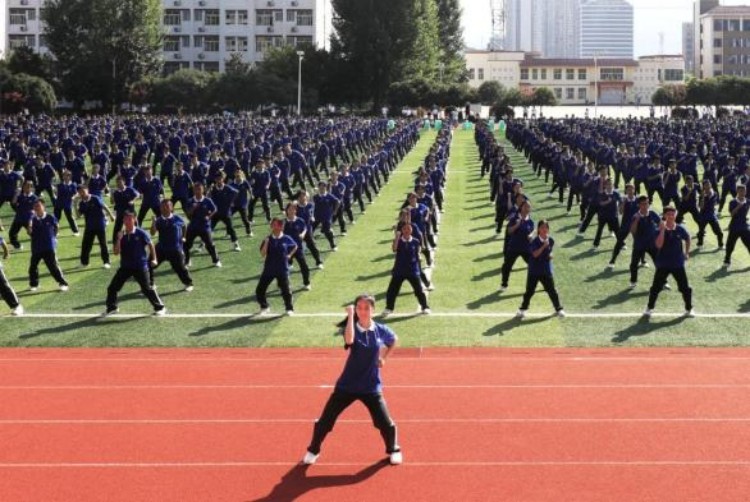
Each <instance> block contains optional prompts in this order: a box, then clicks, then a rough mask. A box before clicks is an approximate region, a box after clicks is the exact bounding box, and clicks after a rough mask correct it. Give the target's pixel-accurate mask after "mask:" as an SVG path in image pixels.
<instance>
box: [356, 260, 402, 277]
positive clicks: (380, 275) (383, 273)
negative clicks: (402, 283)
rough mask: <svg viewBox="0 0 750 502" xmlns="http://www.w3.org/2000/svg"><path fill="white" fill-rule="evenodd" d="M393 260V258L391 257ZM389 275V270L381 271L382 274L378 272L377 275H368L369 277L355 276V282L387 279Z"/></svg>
mask: <svg viewBox="0 0 750 502" xmlns="http://www.w3.org/2000/svg"><path fill="white" fill-rule="evenodd" d="M391 259H393V257H391ZM390 275H391V271H390V270H383V271H382V272H378V273H377V274H370V275H360V276H357V278H356V279H355V280H357V281H370V280H372V279H380V278H381V277H388V276H390Z"/></svg>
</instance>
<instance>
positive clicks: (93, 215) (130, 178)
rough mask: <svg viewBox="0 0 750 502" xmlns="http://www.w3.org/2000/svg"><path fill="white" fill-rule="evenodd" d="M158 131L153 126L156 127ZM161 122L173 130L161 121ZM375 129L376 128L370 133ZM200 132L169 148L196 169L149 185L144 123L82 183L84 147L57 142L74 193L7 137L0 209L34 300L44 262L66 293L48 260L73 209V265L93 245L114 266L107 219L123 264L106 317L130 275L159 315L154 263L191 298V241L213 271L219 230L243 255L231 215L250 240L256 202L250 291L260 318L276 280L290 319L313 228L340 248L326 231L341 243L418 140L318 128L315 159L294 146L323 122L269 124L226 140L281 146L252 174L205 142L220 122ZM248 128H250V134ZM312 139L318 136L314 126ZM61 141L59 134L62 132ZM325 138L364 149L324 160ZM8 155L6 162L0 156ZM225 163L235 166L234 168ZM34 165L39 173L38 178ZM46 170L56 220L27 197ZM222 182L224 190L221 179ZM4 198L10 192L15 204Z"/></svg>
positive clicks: (226, 151) (355, 128)
mask: <svg viewBox="0 0 750 502" xmlns="http://www.w3.org/2000/svg"><path fill="white" fill-rule="evenodd" d="M155 122H157V123H159V122H160V121H159V120H155ZM164 122H166V123H169V121H168V120H164ZM373 122H377V123H378V124H377V125H376V126H375V127H371V126H372V123H373ZM108 123H109V122H108ZM197 123H198V124H200V125H198V126H196V129H195V131H194V130H193V128H192V127H188V128H187V131H186V130H185V128H181V129H180V130H179V133H180V134H181V136H182V138H183V139H184V140H185V142H184V143H181V144H180V145H175V146H176V148H175V149H176V150H180V151H182V150H185V149H187V150H188V152H187V159H188V162H189V163H190V165H191V166H192V167H190V174H188V173H187V171H186V170H185V166H184V164H183V162H182V161H181V160H176V161H175V162H174V165H173V168H174V170H173V171H172V172H171V175H169V176H168V177H167V178H166V180H165V181H164V182H162V179H161V178H157V177H156V176H155V175H154V172H155V171H156V170H159V171H160V174H161V175H162V177H163V176H164V174H165V170H164V164H163V163H159V162H155V161H154V158H155V154H152V153H151V152H152V151H151V149H150V148H149V147H148V145H146V146H144V147H139V145H140V144H143V143H144V133H146V132H147V131H150V130H152V129H151V128H150V127H147V126H146V125H153V123H152V122H148V121H146V122H145V123H140V125H139V127H137V128H132V127H131V128H128V129H127V130H128V131H129V133H128V134H127V135H126V136H125V137H128V138H129V136H130V135H133V136H135V143H134V144H133V145H132V147H131V146H129V145H128V144H127V140H122V135H120V134H117V131H121V129H118V130H117V131H115V134H113V136H120V137H121V141H119V142H113V143H112V145H111V150H112V151H116V152H118V153H119V152H122V151H123V150H121V149H120V146H123V147H124V152H125V153H126V157H125V160H124V162H123V163H122V164H118V165H114V164H112V163H110V162H106V161H105V160H104V159H103V158H102V157H99V156H97V155H92V157H91V159H89V160H91V161H92V162H94V161H95V159H99V160H100V161H102V162H104V164H97V163H93V164H92V168H91V172H90V173H89V172H87V170H86V169H85V162H84V161H83V157H85V156H86V155H87V153H86V152H88V150H84V149H85V147H79V146H77V145H81V143H80V137H78V140H77V142H76V143H73V144H72V145H70V144H68V143H67V142H66V141H62V142H61V143H62V145H68V146H67V147H66V148H68V150H66V151H65V153H66V154H67V155H68V156H72V157H73V158H74V159H78V160H81V162H82V163H83V165H84V168H83V170H82V172H81V173H80V179H79V180H78V181H79V183H76V182H75V181H74V180H73V177H74V173H73V172H72V171H71V170H70V169H68V167H72V166H70V165H68V166H63V167H62V171H61V172H60V173H58V172H57V170H56V168H54V167H51V164H50V158H49V157H50V155H47V156H46V157H43V158H42V162H39V158H40V157H41V156H42V155H43V154H42V153H38V152H28V151H26V150H25V149H23V148H22V149H21V153H19V148H18V146H19V143H20V144H22V145H24V144H26V141H25V139H26V137H27V136H25V135H24V134H19V135H18V136H16V135H10V136H7V137H5V142H4V144H5V145H6V149H4V150H0V163H2V164H3V170H2V173H4V174H5V175H4V176H0V192H2V193H3V194H4V195H3V197H2V199H0V207H2V205H3V203H4V202H6V201H7V202H10V203H11V205H12V207H13V209H14V210H15V215H14V218H13V224H12V226H11V229H10V243H11V246H12V247H14V248H16V249H20V248H21V247H22V245H21V243H20V242H19V239H18V236H19V233H20V231H21V230H22V229H24V228H25V229H26V231H27V232H28V233H29V236H30V241H31V262H30V267H29V281H30V288H31V290H36V289H37V287H38V284H39V282H38V280H39V279H38V277H39V275H38V264H39V263H40V262H41V261H44V263H45V264H46V265H47V267H48V269H49V270H50V273H51V275H52V276H53V278H54V279H55V280H56V281H57V283H58V285H59V287H60V289H61V290H62V291H67V289H68V287H69V286H68V283H67V282H66V281H65V278H64V276H63V273H62V271H61V269H60V267H59V263H58V262H57V258H56V251H57V234H58V231H59V223H58V220H59V217H60V216H61V214H62V212H65V214H66V215H67V216H68V219H69V222H70V226H71V230H72V232H73V233H74V235H78V234H79V229H78V226H77V225H76V221H75V218H74V217H73V210H74V209H75V212H76V214H77V215H78V216H82V217H83V218H84V220H85V226H84V230H83V238H82V245H81V255H80V260H81V265H82V266H84V267H85V266H88V264H89V257H90V253H91V248H92V247H93V243H94V241H95V240H98V242H99V247H100V253H101V259H102V262H103V264H104V268H107V269H108V268H110V267H111V265H110V255H109V249H108V245H107V237H106V234H105V232H106V227H107V223H108V221H114V225H113V227H114V228H113V230H112V243H113V251H114V252H115V254H121V255H122V259H121V267H120V270H118V271H117V273H116V274H115V277H114V278H113V280H112V282H111V284H110V287H109V288H108V295H107V310H106V313H114V312H116V311H117V310H118V308H117V299H116V297H117V292H119V290H120V289H121V288H122V286H123V284H124V283H125V282H126V281H127V280H128V279H129V278H130V277H133V278H134V279H135V280H136V281H137V282H138V283H139V285H140V287H141V290H142V291H143V293H144V294H145V295H146V296H147V298H148V299H149V301H150V302H151V304H152V306H153V307H154V311H155V312H156V313H157V314H163V313H164V312H166V310H165V309H164V305H163V303H162V302H161V300H160V298H159V297H158V295H157V294H156V291H155V288H154V269H155V268H156V267H158V266H159V265H160V264H161V263H162V262H164V261H169V263H170V264H171V266H172V268H173V269H174V271H175V272H176V274H177V275H178V277H179V279H180V281H181V282H182V283H183V285H184V287H185V290H186V291H192V289H193V280H192V278H191V276H190V273H189V270H188V268H189V267H190V265H191V250H192V249H193V246H194V244H195V241H196V240H200V241H201V245H202V246H203V247H205V249H206V250H207V251H208V254H209V255H210V257H211V259H212V262H213V263H214V265H215V266H217V267H221V266H222V264H221V261H220V259H219V255H218V252H217V250H216V246H215V245H214V242H213V231H214V229H215V227H216V226H217V225H218V224H219V223H222V224H223V225H224V226H225V227H226V231H227V234H228V235H229V238H230V239H231V241H232V243H233V248H234V250H235V251H240V245H239V241H238V238H237V234H236V232H235V231H234V227H233V222H232V219H233V215H234V214H236V213H239V214H240V217H241V219H242V221H243V224H244V226H245V230H246V233H247V234H248V235H252V226H251V225H252V223H253V218H254V210H255V206H256V203H257V202H261V205H262V206H263V210H264V213H265V218H266V220H267V221H268V222H270V223H271V233H270V235H269V237H268V238H266V239H264V241H263V243H262V244H261V246H260V250H261V255H262V257H263V259H264V266H263V273H262V274H261V278H260V280H259V283H258V287H257V288H256V297H257V300H258V303H259V304H260V306H261V311H262V312H267V311H268V303H267V300H266V290H267V288H268V285H269V284H270V282H272V280H273V279H277V281H278V283H279V287H280V289H281V290H282V296H283V297H284V302H285V308H286V311H287V312H288V313H290V314H291V313H293V310H294V309H293V304H292V298H291V290H290V288H289V281H288V272H289V265H290V263H291V261H292V260H296V261H297V262H298V263H299V265H300V271H301V273H302V279H303V287H304V289H310V269H309V267H308V266H307V263H306V259H305V248H308V249H309V250H310V253H311V254H312V256H313V258H314V259H315V262H316V265H317V266H318V268H321V269H322V268H323V264H322V260H321V257H320V252H319V250H318V249H317V246H316V244H315V241H314V238H313V233H314V232H315V231H316V230H317V229H318V228H320V230H321V231H322V233H323V234H324V235H325V237H326V238H327V240H328V242H329V244H330V246H331V249H332V250H336V249H337V247H336V244H335V241H334V235H333V231H332V227H333V226H334V224H335V223H338V224H339V227H340V230H341V234H342V235H344V234H346V222H345V221H346V220H345V219H348V221H349V223H352V222H353V221H354V215H353V212H352V208H353V207H354V204H355V203H359V205H360V210H361V211H362V212H364V211H365V207H364V202H363V200H362V198H363V197H367V198H368V199H369V201H370V202H371V201H372V197H373V193H375V194H376V193H377V192H378V190H379V189H380V188H381V187H382V185H383V184H384V183H385V182H386V181H387V179H388V176H389V174H390V172H391V170H392V169H393V168H395V166H396V164H397V163H398V162H399V161H400V160H401V159H402V158H403V155H405V153H406V152H407V151H408V150H409V149H411V148H412V147H413V146H414V144H416V141H417V139H418V131H419V126H418V123H417V122H401V123H398V124H396V123H395V122H392V123H386V122H383V121H377V120H376V121H371V122H367V121H358V120H354V121H351V122H349V121H342V122H339V123H326V124H327V125H326V128H325V130H326V131H327V132H325V134H323V135H321V136H320V137H319V138H318V140H317V142H318V147H319V148H318V154H317V156H306V155H305V154H304V153H302V152H300V151H298V150H295V149H294V148H293V147H292V145H294V144H297V145H300V144H302V143H307V141H308V140H307V139H306V134H305V132H304V131H306V129H305V128H302V127H301V126H300V124H301V123H305V124H307V125H308V126H311V125H316V124H317V125H320V123H319V122H318V121H312V120H311V121H304V120H303V121H300V122H288V123H285V122H277V123H276V124H275V128H274V129H272V130H265V129H263V128H261V129H260V131H261V132H259V133H258V135H259V136H256V135H254V134H250V133H248V136H247V137H245V138H239V137H234V138H233V139H234V141H237V142H240V144H241V146H240V148H241V149H243V151H248V148H247V147H249V146H253V145H255V142H256V140H258V139H260V140H262V139H263V138H264V137H265V133H270V134H272V137H274V138H277V139H278V144H276V143H274V144H271V145H269V144H268V142H265V141H264V142H262V146H259V147H256V148H253V149H252V152H253V155H255V154H257V159H256V161H255V164H254V167H253V169H252V170H251V171H247V170H246V169H245V167H244V165H245V162H244V160H243V161H241V162H240V161H239V159H237V158H236V157H234V156H233V155H231V153H232V149H231V148H230V146H231V145H233V144H234V143H233V142H225V143H224V144H223V146H222V144H221V143H220V141H219V139H220V136H221V134H217V135H216V136H213V134H214V132H212V133H211V134H209V132H210V131H212V129H213V128H214V125H215V124H223V123H222V122H220V121H219V119H216V120H208V119H207V120H203V121H199V122H197ZM99 124H101V122H99ZM235 125H236V124H235ZM245 125H246V127H247V128H249V125H248V124H245ZM268 126H269V125H268V124H265V125H264V124H258V125H257V127H264V128H268ZM6 127H7V124H6ZM66 130H67V129H66ZM220 130H223V129H220ZM264 130H265V133H264V132H263V131H264ZM312 131H313V132H315V131H320V130H319V129H316V128H312ZM168 134H169V135H168V138H167V139H169V140H170V143H169V144H170V145H172V143H173V142H172V141H171V139H172V138H174V137H175V133H174V131H170V132H169V133H168ZM237 134H238V133H237ZM297 134H301V135H302V136H303V137H300V136H299V135H297ZM62 136H65V134H64V133H63V134H62ZM230 136H231V135H230ZM36 137H37V138H38V136H36ZM196 137H197V139H196ZM208 137H213V141H212V142H211V143H210V144H211V145H212V148H211V149H209V152H208V153H206V152H204V153H201V152H200V151H198V149H197V148H196V149H194V150H191V149H190V147H189V146H187V145H186V144H187V143H191V141H190V140H191V138H192V140H194V142H195V144H196V145H198V147H200V145H202V144H204V143H205V142H207V140H208ZM330 137H336V138H342V137H351V138H360V139H359V140H358V141H353V142H352V143H345V142H344V143H342V147H341V148H338V149H337V148H336V146H335V145H336V143H334V145H333V148H332V151H334V152H335V154H334V155H333V156H332V157H331V156H329V152H330V151H331V150H328V149H326V148H323V147H324V146H326V145H327V143H326V138H330ZM155 142H156V145H157V146H158V145H159V144H161V143H165V142H166V141H165V138H163V137H162V136H161V135H157V137H156V138H155ZM38 146H39V145H38ZM266 147H269V148H270V150H271V152H270V155H266V154H265V148H266ZM59 148H60V145H59V144H58V143H53V144H52V146H51V149H50V150H51V151H50V154H51V153H54V152H55V151H56V150H58V149H59ZM94 150H95V151H101V147H100V145H99V144H98V143H96V144H95V145H94ZM156 150H158V148H156ZM321 150H322V153H321ZM10 152H14V154H13V155H8V153H10ZM219 152H220V153H221V156H223V157H224V158H226V159H228V162H225V163H221V164H209V163H206V162H203V161H201V160H200V158H199V157H201V156H202V155H204V154H207V155H208V157H209V160H210V159H211V158H215V157H218V156H219ZM19 155H20V156H21V157H22V158H24V159H25V160H26V161H27V163H28V164H30V167H29V166H27V167H26V168H24V169H20V170H17V169H12V168H10V169H9V167H10V166H11V165H15V166H18V165H19ZM166 155H167V156H169V155H171V151H167V153H166ZM243 158H244V157H243ZM295 158H296V159H297V160H298V161H300V162H302V163H303V164H302V167H301V168H300V169H299V171H295V169H294V168H293V167H292V166H293V165H294V163H295V160H294V159H295ZM300 159H301V160H300ZM154 164H156V166H155V165H154ZM135 165H138V168H137V169H135V168H134V166H135ZM232 165H234V168H232V167H231V166H232ZM38 166H41V167H40V168H39V169H37V168H36V167H38ZM159 168H161V169H159ZM48 169H52V171H53V172H54V173H55V174H54V175H53V178H54V177H59V178H60V179H61V180H62V181H61V182H60V183H59V184H58V185H57V187H53V189H52V190H51V191H50V192H49V193H48V196H49V198H50V199H52V201H53V202H52V203H53V205H54V208H55V211H54V214H48V213H47V212H46V201H45V199H44V194H40V195H37V190H35V181H36V182H38V180H39V178H40V176H41V173H43V172H45V171H47V170H48ZM112 169H115V172H114V174H112ZM294 173H297V174H294ZM322 173H325V176H327V179H326V178H322V177H321V174H322ZM230 176H231V181H229V180H228V178H229V177H230ZM112 178H115V179H116V187H115V188H112V189H110V187H109V183H108V182H107V180H108V179H112ZM313 178H314V179H315V181H313ZM306 180H307V181H308V183H311V184H314V185H316V187H317V189H316V191H315V193H314V194H313V193H309V192H308V188H307V185H306V183H305V181H306ZM19 185H20V188H19ZM165 186H166V187H169V189H170V191H169V193H167V191H166V190H165ZM6 187H12V188H13V190H9V189H6ZM55 188H56V189H55ZM311 188H312V187H311ZM281 190H283V191H284V192H286V194H287V195H288V197H289V202H288V203H287V204H285V205H284V202H283V200H282V198H281V196H280V191H281ZM293 190H295V191H294V192H293ZM11 192H13V193H12V195H11ZM6 195H7V196H6ZM277 196H278V197H277ZM107 197H108V198H109V199H110V201H111V203H112V205H113V209H114V210H110V209H109V206H108V204H107V203H106V202H105V201H106V199H107ZM271 201H272V202H278V204H279V210H280V214H281V215H283V217H280V218H275V219H272V217H271V209H270V204H269V202H271ZM139 202H140V208H139V209H138V211H136V204H137V203H139ZM177 203H179V204H180V206H181V208H182V210H183V212H184V213H185V215H186V216H187V219H188V221H187V222H186V221H185V220H184V219H183V218H182V217H181V216H180V215H178V214H176V213H175V205H176V204H177ZM149 213H153V219H152V224H151V226H150V228H149V230H150V231H149V232H147V231H145V230H144V229H142V228H141V227H142V226H143V224H144V220H145V218H146V217H147V216H148V214H149ZM156 235H158V236H159V237H158V243H157V244H155V245H154V244H153V243H152V242H151V236H156ZM282 235H286V238H284V239H280V236H282ZM290 240H291V241H292V242H293V243H294V246H291V245H286V246H284V250H285V251H287V253H286V254H287V257H286V259H285V260H283V261H281V260H278V255H279V253H278V252H277V249H276V247H277V246H276V245H277V244H279V243H281V242H284V243H288V242H289V241H290ZM3 246H4V248H3V249H4V250H5V251H8V246H7V244H5V243H4V242H3ZM0 275H3V277H2V280H0V290H2V294H3V298H4V299H5V300H6V303H8V305H9V306H10V307H11V309H13V313H15V314H21V313H23V307H21V306H20V303H19V302H18V298H17V296H16V295H15V293H14V292H13V291H12V288H10V285H9V284H8V282H7V278H5V276H4V274H0Z"/></svg>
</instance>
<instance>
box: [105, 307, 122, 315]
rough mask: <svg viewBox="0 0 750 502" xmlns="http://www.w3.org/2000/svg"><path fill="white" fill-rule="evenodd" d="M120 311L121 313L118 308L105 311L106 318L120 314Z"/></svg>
mask: <svg viewBox="0 0 750 502" xmlns="http://www.w3.org/2000/svg"><path fill="white" fill-rule="evenodd" d="M119 311H120V309H119V308H117V307H115V308H113V309H110V308H108V309H107V310H105V311H104V317H107V316H110V315H112V314H116V313H118V312H119Z"/></svg>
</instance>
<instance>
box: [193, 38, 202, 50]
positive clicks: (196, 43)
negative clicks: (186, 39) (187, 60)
mask: <svg viewBox="0 0 750 502" xmlns="http://www.w3.org/2000/svg"><path fill="white" fill-rule="evenodd" d="M203 38H204V37H203V35H196V36H195V40H194V43H193V47H195V48H196V49H200V48H202V47H203Z"/></svg>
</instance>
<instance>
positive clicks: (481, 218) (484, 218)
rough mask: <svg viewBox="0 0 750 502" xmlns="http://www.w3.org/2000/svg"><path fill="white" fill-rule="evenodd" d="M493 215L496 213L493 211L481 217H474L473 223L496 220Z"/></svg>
mask: <svg viewBox="0 0 750 502" xmlns="http://www.w3.org/2000/svg"><path fill="white" fill-rule="evenodd" d="M493 213H494V211H491V212H488V213H486V214H480V215H479V216H474V217H472V218H471V221H477V220H486V219H487V218H494V217H495V215H494V214H493Z"/></svg>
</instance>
